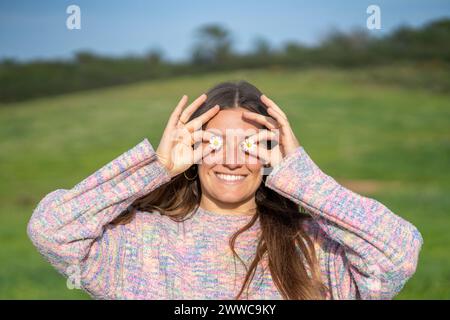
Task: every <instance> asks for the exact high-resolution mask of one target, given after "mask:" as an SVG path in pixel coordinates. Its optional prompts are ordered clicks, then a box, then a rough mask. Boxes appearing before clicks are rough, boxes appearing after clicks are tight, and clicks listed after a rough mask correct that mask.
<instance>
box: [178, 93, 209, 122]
mask: <svg viewBox="0 0 450 320" xmlns="http://www.w3.org/2000/svg"><path fill="white" fill-rule="evenodd" d="M206 98H207V96H206V94H205V93H204V94H202V95H201V96H200V97H198V98H197V99H195V100H194V101H193V102H192V103H191V104H190V105H189V106H188V107H187V108H185V109H184V110H183V112H182V113H181V116H180V119H179V121H181V122H182V123H184V124H185V123H186V122H187V121H188V120H189V118H190V117H191V115H192V114H193V113H194V111H195V110H196V109H197V108H198V107H199V106H201V105H202V103H203V102H205V100H206Z"/></svg>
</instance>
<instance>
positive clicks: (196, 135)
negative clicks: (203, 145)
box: [192, 130, 214, 143]
mask: <svg viewBox="0 0 450 320" xmlns="http://www.w3.org/2000/svg"><path fill="white" fill-rule="evenodd" d="M213 136H214V134H213V133H211V132H209V131H205V130H197V131H194V132H193V133H192V141H193V143H197V142H200V141H206V142H209V140H210V139H211V138H212V137H213Z"/></svg>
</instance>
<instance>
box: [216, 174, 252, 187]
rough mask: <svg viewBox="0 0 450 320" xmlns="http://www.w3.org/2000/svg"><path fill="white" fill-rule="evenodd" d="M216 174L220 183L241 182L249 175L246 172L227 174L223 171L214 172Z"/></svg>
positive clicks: (233, 183) (232, 183)
mask: <svg viewBox="0 0 450 320" xmlns="http://www.w3.org/2000/svg"><path fill="white" fill-rule="evenodd" d="M214 176H215V177H216V178H217V180H218V181H219V182H220V183H223V184H231V185H235V184H241V183H242V182H243V181H244V180H245V178H246V177H247V175H246V174H226V173H221V172H214Z"/></svg>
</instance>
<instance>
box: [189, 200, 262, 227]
mask: <svg viewBox="0 0 450 320" xmlns="http://www.w3.org/2000/svg"><path fill="white" fill-rule="evenodd" d="M253 216H254V215H242V214H233V213H230V214H220V213H216V212H213V211H210V210H206V209H203V208H202V207H200V205H198V206H197V209H196V210H195V212H194V220H197V219H198V220H197V221H199V220H200V221H201V223H202V224H205V223H206V225H211V226H214V228H217V229H227V230H228V229H236V228H240V227H243V226H244V225H246V224H247V223H249V222H250V221H251V220H252V218H253ZM258 229H259V219H257V220H256V221H255V223H254V224H253V225H252V226H251V227H250V229H249V230H252V231H256V230H258Z"/></svg>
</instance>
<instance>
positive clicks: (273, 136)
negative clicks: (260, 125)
mask: <svg viewBox="0 0 450 320" xmlns="http://www.w3.org/2000/svg"><path fill="white" fill-rule="evenodd" d="M278 136H279V135H278V134H277V133H275V132H273V131H269V130H265V129H262V130H259V132H258V133H255V134H253V135H251V136H249V137H248V139H252V140H253V141H255V142H260V141H262V140H277V139H278Z"/></svg>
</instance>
